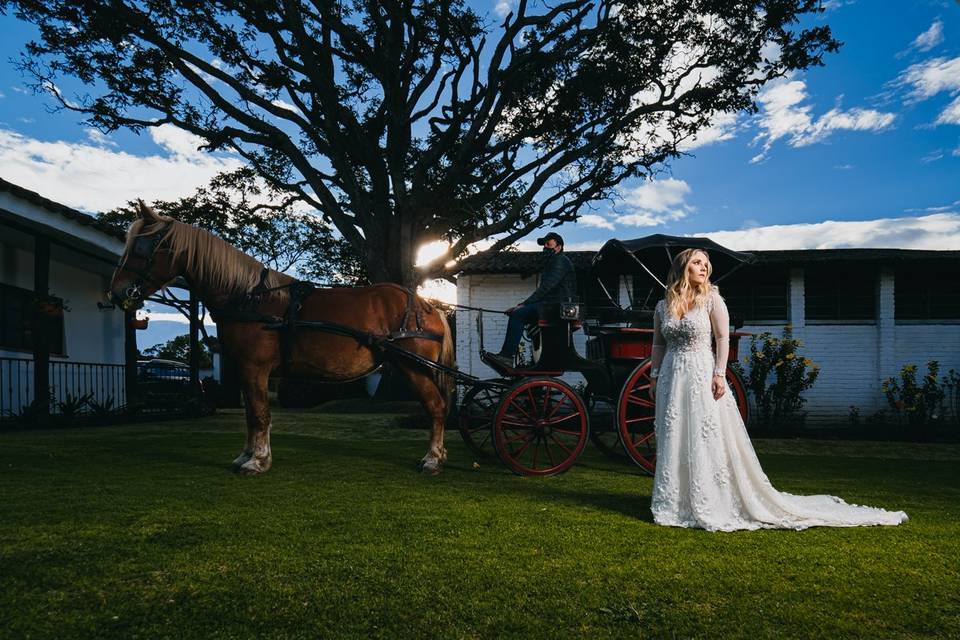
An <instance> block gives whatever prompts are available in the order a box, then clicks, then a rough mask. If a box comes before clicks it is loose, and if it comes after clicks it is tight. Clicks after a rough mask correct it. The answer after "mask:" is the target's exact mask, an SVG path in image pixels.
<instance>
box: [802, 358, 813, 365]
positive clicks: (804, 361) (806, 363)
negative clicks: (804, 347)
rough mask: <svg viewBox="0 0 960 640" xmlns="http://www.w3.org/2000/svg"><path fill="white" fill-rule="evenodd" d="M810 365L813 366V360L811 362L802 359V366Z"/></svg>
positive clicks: (807, 359) (808, 359)
mask: <svg viewBox="0 0 960 640" xmlns="http://www.w3.org/2000/svg"><path fill="white" fill-rule="evenodd" d="M811 364H813V360H811V359H810V358H804V359H803V366H805V367H809V366H810V365H811Z"/></svg>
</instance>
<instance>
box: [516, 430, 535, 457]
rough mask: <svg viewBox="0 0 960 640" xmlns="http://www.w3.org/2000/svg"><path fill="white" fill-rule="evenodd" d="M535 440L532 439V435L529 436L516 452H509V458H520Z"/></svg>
mask: <svg viewBox="0 0 960 640" xmlns="http://www.w3.org/2000/svg"><path fill="white" fill-rule="evenodd" d="M535 439H536V438H535V437H534V435H533V434H530V437H529V438H527V439H526V441H525V442H524V443H523V446H521V447H520V448H519V449H517V450H515V451H511V452H510V456H511V457H512V458H519V457H520V456H522V455H523V453H524V452H525V451H526V450H527V448H528V447H529V446H530V443H531V442H533V441H534V440H535Z"/></svg>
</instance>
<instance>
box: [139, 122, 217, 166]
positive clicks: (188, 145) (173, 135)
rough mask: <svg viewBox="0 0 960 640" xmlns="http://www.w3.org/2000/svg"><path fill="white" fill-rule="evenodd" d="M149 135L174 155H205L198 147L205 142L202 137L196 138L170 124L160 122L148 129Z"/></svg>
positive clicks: (194, 156) (188, 156) (198, 156)
mask: <svg viewBox="0 0 960 640" xmlns="http://www.w3.org/2000/svg"><path fill="white" fill-rule="evenodd" d="M150 137H151V138H153V141H154V142H155V143H157V145H158V146H160V147H163V148H164V149H166V150H167V151H169V152H170V153H172V154H173V155H175V156H180V157H183V158H202V157H205V156H206V154H204V152H203V151H200V147H201V146H202V145H204V144H206V141H205V140H204V139H203V138H198V137H197V136H195V135H193V134H192V133H190V132H188V131H184V130H183V129H178V128H177V127H175V126H173V125H172V124H162V125H160V126H159V127H154V128H152V129H150Z"/></svg>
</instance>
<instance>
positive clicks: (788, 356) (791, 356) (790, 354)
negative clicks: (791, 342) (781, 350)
mask: <svg viewBox="0 0 960 640" xmlns="http://www.w3.org/2000/svg"><path fill="white" fill-rule="evenodd" d="M795 357H796V356H795V355H794V354H792V353H788V354H787V360H793V359H794V358H795Z"/></svg>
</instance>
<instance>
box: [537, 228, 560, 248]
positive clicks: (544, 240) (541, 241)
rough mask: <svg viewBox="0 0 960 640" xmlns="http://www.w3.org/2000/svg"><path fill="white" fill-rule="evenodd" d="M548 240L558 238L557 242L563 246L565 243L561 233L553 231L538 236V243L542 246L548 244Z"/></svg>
mask: <svg viewBox="0 0 960 640" xmlns="http://www.w3.org/2000/svg"><path fill="white" fill-rule="evenodd" d="M547 240H556V241H557V244H559V245H561V246H562V245H563V238H561V237H560V234H559V233H554V232H553V231H551V232H550V233H548V234H547V235H545V236H543V237H542V238H537V244H538V245H540V246H541V247H542V246H543V245H545V244H547Z"/></svg>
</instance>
